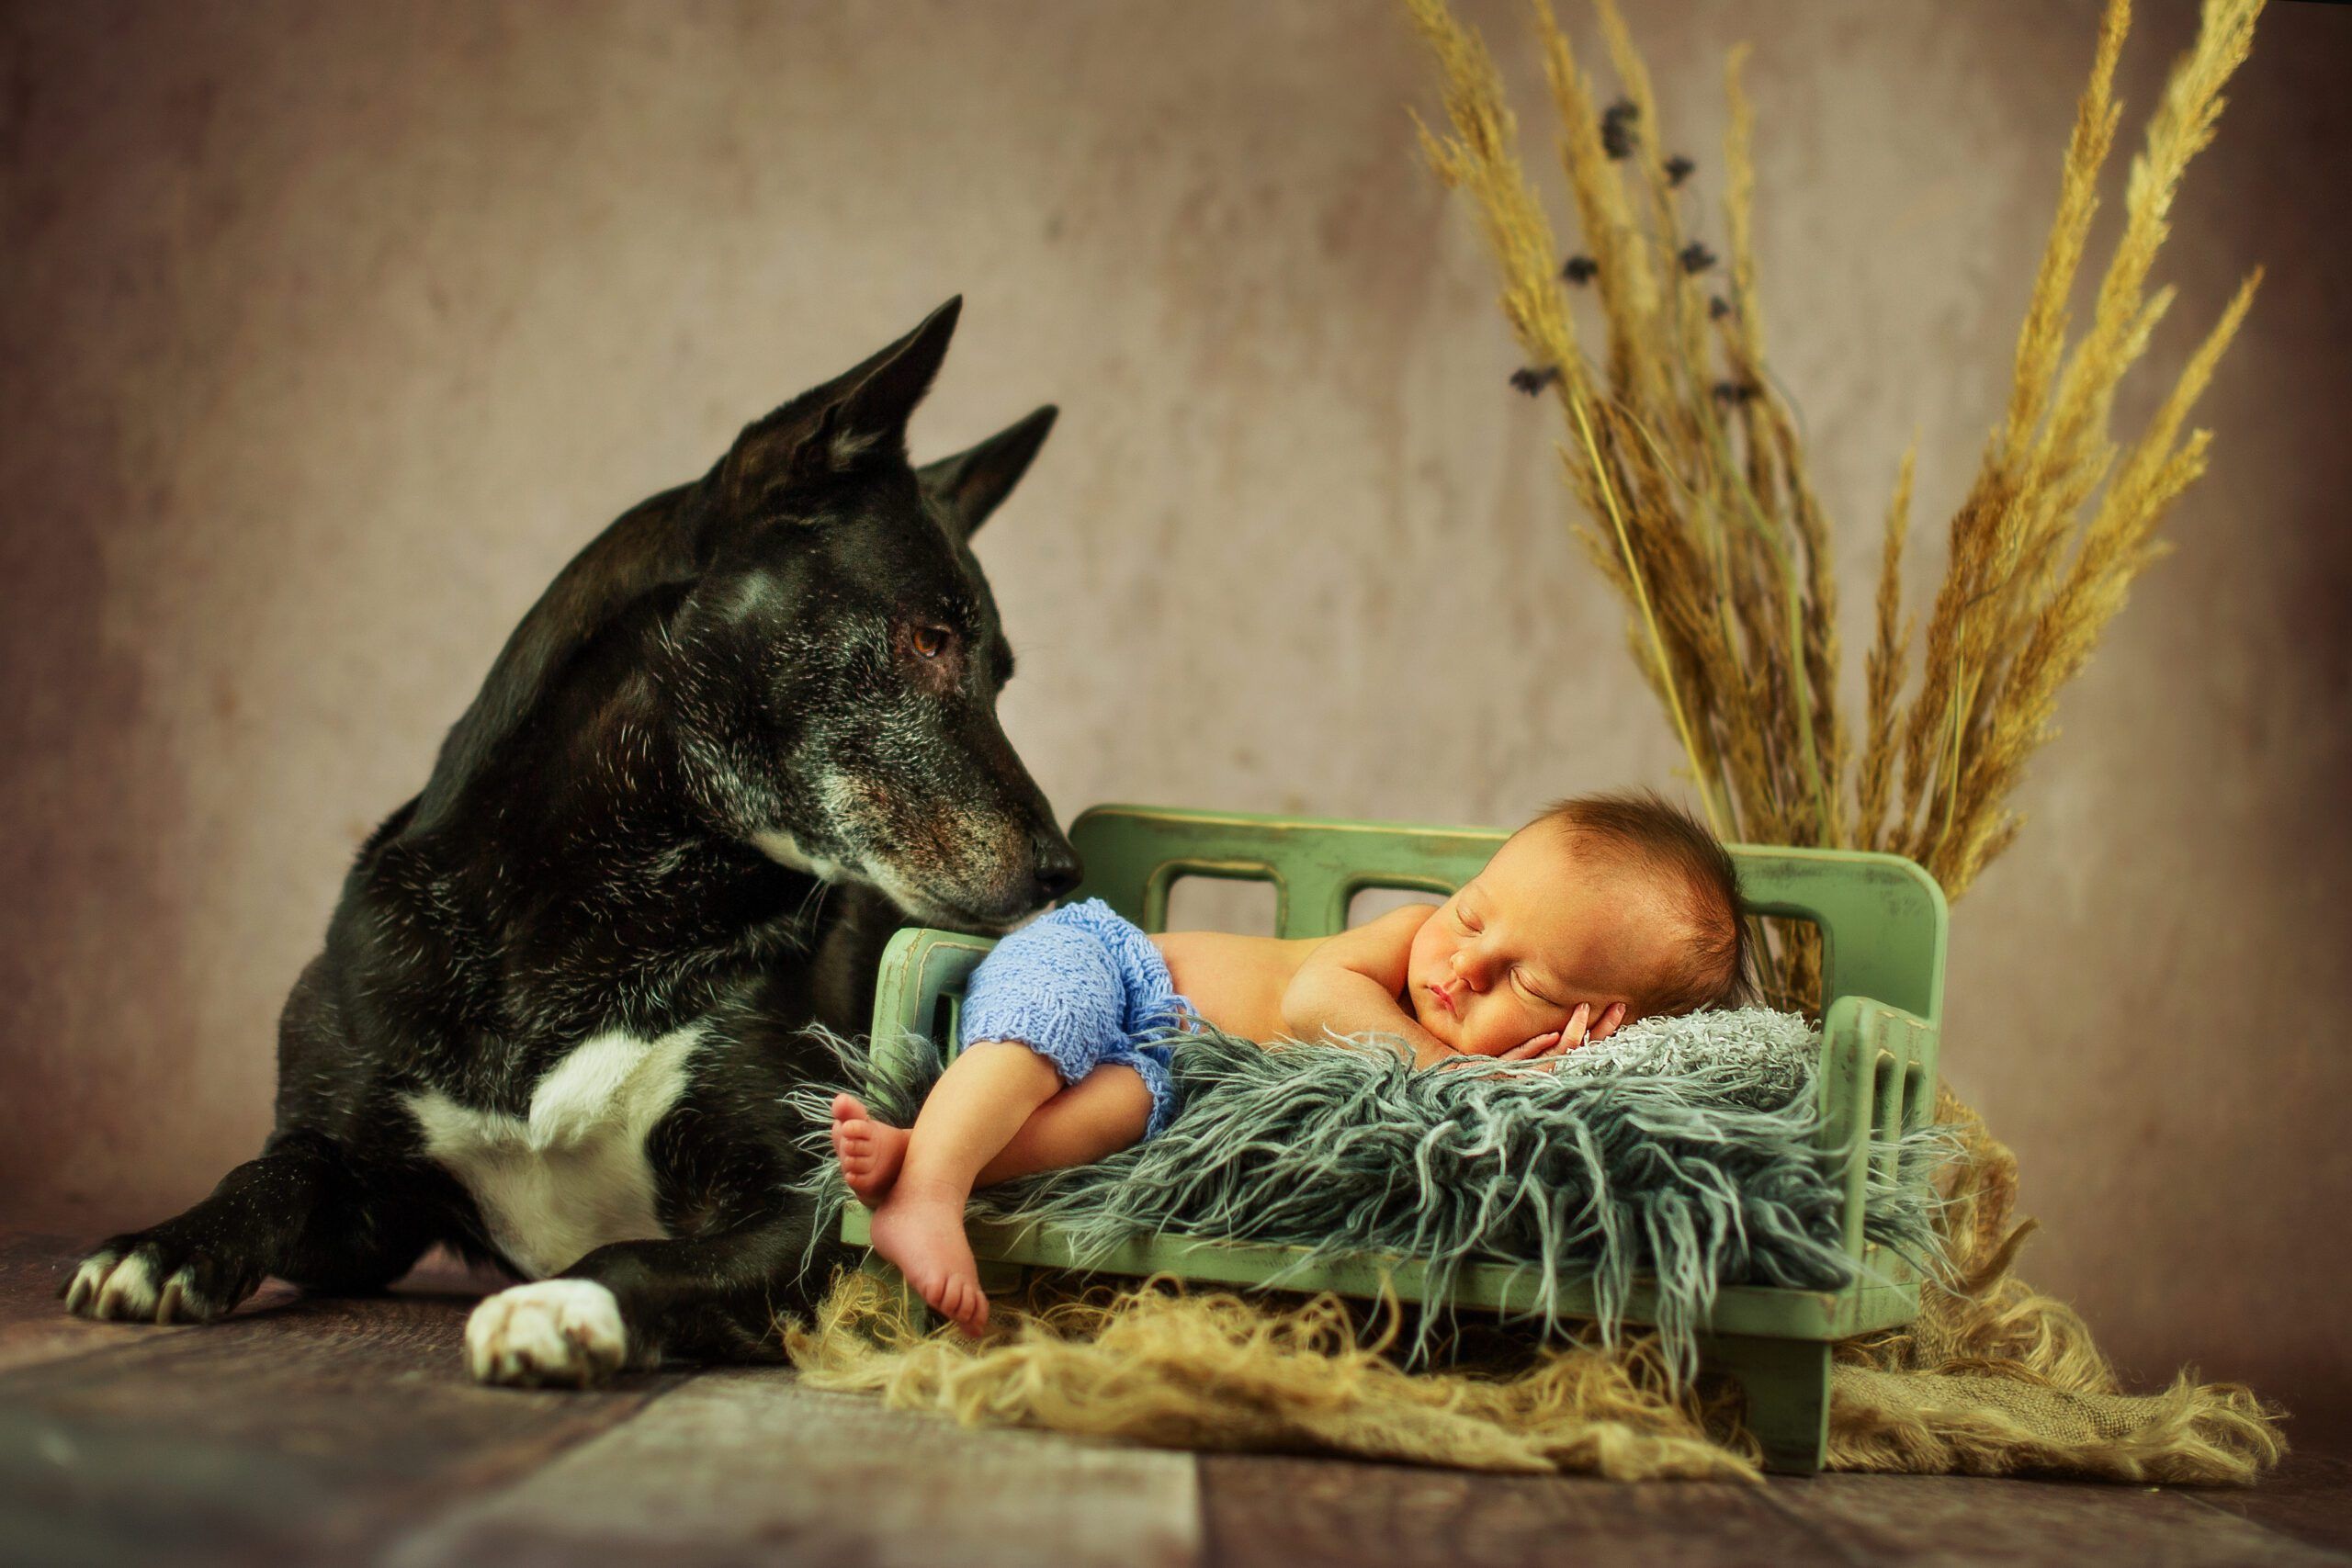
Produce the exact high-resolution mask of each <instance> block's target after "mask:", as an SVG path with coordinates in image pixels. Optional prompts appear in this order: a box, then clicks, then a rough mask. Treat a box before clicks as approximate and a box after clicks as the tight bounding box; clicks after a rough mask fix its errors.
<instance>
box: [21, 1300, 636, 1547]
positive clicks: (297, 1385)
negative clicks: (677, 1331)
mask: <svg viewBox="0 0 2352 1568" xmlns="http://www.w3.org/2000/svg"><path fill="white" fill-rule="evenodd" d="M7 1299H8V1300H9V1301H10V1303H11V1305H12V1307H14V1308H17V1309H20V1310H27V1311H29V1310H31V1309H32V1308H34V1307H36V1306H38V1305H40V1304H42V1303H45V1304H46V1305H47V1306H48V1308H49V1309H50V1310H58V1309H57V1308H56V1303H47V1302H46V1300H45V1292H44V1294H43V1295H41V1296H40V1297H37V1298H35V1300H34V1301H32V1302H28V1301H27V1300H26V1299H25V1296H24V1294H23V1293H22V1292H10V1294H9V1296H8V1298H7ZM471 1303H472V1298H471V1297H470V1296H469V1295H466V1294H448V1293H443V1292H435V1291H431V1290H415V1289H407V1290H403V1291H402V1292H399V1293H395V1294H392V1295H389V1296H384V1297H379V1298H373V1299H368V1300H355V1301H303V1300H299V1299H288V1300H284V1301H282V1302H281V1303H279V1304H277V1305H276V1306H272V1307H266V1308H265V1309H263V1310H259V1311H241V1312H239V1313H238V1314H235V1315H233V1316H232V1317H230V1318H228V1319H226V1320H225V1321H223V1322H221V1323H219V1324H216V1325H209V1326H207V1327H201V1328H178V1329H165V1328H141V1327H132V1326H127V1325H119V1324H109V1325H85V1326H88V1327H90V1328H92V1329H94V1330H96V1331H99V1332H101V1333H103V1334H104V1335H105V1336H106V1337H107V1340H109V1341H111V1343H109V1344H99V1343H97V1342H95V1341H94V1342H92V1348H90V1349H89V1352H88V1353H86V1354H79V1355H74V1356H72V1357H70V1358H69V1359H47V1360H42V1361H40V1362H37V1363H34V1364H30V1365H19V1366H17V1368H15V1369H14V1370H13V1371H7V1372H6V1373H5V1374H0V1520H4V1521H5V1525H6V1529H5V1530H0V1555H5V1556H6V1557H8V1558H13V1559H16V1560H19V1561H25V1562H75V1561H109V1560H110V1561H139V1560H146V1559H161V1558H168V1559H169V1560H171V1561H173V1562H189V1561H199V1562H256V1561H263V1560H268V1561H273V1562H284V1561H288V1560H289V1559H311V1558H319V1557H328V1558H332V1557H339V1556H347V1554H348V1553H349V1552H350V1551H352V1550H353V1549H355V1548H356V1547H357V1546H359V1545H361V1544H363V1543H366V1542H369V1541H373V1540H380V1539H382V1538H383V1537H384V1536H385V1535H387V1534H388V1533H389V1532H390V1531H391V1530H392V1529H394V1528H395V1527H396V1526H397V1525H399V1524H401V1523H403V1522H406V1521H408V1520H412V1519H413V1518H415V1517H418V1516H419V1515H420V1513H429V1512H430V1511H431V1510H433V1509H435V1507H437V1506H440V1505H441V1504H443V1503H445V1502H446V1501H447V1500H449V1499H452V1498H455V1497H458V1496H463V1495H470V1494H473V1493H475V1492H478V1491H480V1490H481V1489H483V1488H486V1487H494V1486H496V1485H499V1484H501V1483H504V1482H506V1481H508V1480H511V1479H513V1478H515V1477H516V1476H518V1475H521V1474H524V1473H526V1472H529V1471H531V1470H532V1469H534V1468H536V1467H537V1465H538V1464H540V1463H541V1462H542V1461H545V1460H546V1459H547V1458H548V1456H549V1455H551V1454H553V1453H556V1452H558V1451H560V1450H562V1449H564V1448H565V1447H567V1446H569V1445H571V1443H573V1442H576V1441H578V1440H579V1439H580V1438H584V1437H588V1436H591V1435H593V1434H594V1433H596V1432H599V1431H602V1430H603V1429H605V1427H609V1426H611V1425H613V1424H614V1423H615V1422H616V1421H620V1420H623V1419H625V1418H627V1417H628V1416H630V1415H633V1414H634V1413H635V1412H636V1411H637V1410H639V1408H640V1407H642V1406H643V1405H644V1404H646V1402H647V1401H648V1400H649V1399H650V1398H652V1397H654V1396H655V1395H656V1394H657V1393H661V1392H662V1391H663V1390H664V1389H666V1388H668V1387H669V1386H672V1384H673V1383H674V1382H675V1381H676V1380H675V1379H673V1378H664V1377H645V1378H639V1379H637V1380H635V1381H634V1382H630V1383H628V1384H625V1385H624V1386H622V1387H620V1388H618V1389H616V1390H613V1391H609V1392H604V1393H594V1394H578V1393H555V1392H524V1391H515V1390H507V1389H488V1388H483V1387H481V1386H479V1385H477V1384H475V1383H474V1382H472V1381H471V1380H470V1379H469V1378H468V1376H467V1375H466V1371H465V1367H464V1362H463V1358H462V1357H461V1355H460V1354H459V1349H458V1346H459V1336H460V1334H461V1332H462V1330H463V1326H464V1322H465V1313H466V1310H467V1308H468V1307H469V1306H470V1305H471ZM69 1321H70V1320H69Z"/></svg>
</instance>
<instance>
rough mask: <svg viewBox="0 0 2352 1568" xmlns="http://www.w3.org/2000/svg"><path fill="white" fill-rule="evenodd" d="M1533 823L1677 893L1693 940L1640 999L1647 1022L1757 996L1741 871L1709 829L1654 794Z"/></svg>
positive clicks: (1565, 806)
mask: <svg viewBox="0 0 2352 1568" xmlns="http://www.w3.org/2000/svg"><path fill="white" fill-rule="evenodd" d="M1535 821H1536V822H1556V823H1558V824H1560V825H1561V826H1562V827H1564V828H1566V829H1567V830H1568V831H1569V832H1571V833H1573V834H1575V835H1576V838H1577V843H1578V846H1579V848H1582V849H1584V850H1586V851H1588V852H1594V853H1597V854H1599V855H1600V856H1601V857H1602V858H1603V859H1605V860H1609V861H1613V862H1615V863H1617V864H1619V865H1623V866H1627V867H1632V868H1636V869H1639V870H1642V871H1646V872H1649V873H1651V874H1655V875H1657V876H1661V877H1663V878H1665V879H1666V880H1667V881H1668V884H1669V885H1670V886H1674V887H1677V888H1679V898H1678V900H1677V901H1678V904H1679V913H1680V914H1681V916H1682V919H1683V921H1684V923H1685V925H1686V927H1687V928H1688V930H1689V931H1690V933H1691V936H1690V940H1689V942H1687V943H1686V944H1685V945H1684V947H1683V948H1682V950H1681V952H1680V953H1679V955H1678V956H1677V959H1676V962H1675V964H1674V965H1673V966H1672V967H1671V968H1670V969H1668V972H1667V973H1666V974H1665V975H1664V976H1660V977H1659V979H1658V981H1657V984H1656V986H1655V987H1653V988H1652V991H1651V994H1650V995H1648V996H1646V997H1643V998H1639V1001H1640V1004H1641V1010H1642V1013H1643V1015H1644V1016H1650V1015H1655V1014H1669V1015H1670V1014H1674V1013H1685V1012H1694V1011H1696V1010H1699V1009H1701V1008H1731V1007H1738V1006H1739V1005H1741V1004H1742V1003H1744V1002H1746V1001H1747V999H1748V998H1750V997H1751V996H1752V995H1753V994H1754V989H1755V987H1754V983H1753V981H1752V978H1751V976H1749V973H1748V970H1749V965H1750V964H1751V963H1752V962H1753V960H1752V957H1751V954H1750V953H1749V951H1748V949H1749V945H1750V944H1749V942H1748V940H1747V920H1746V919H1744V918H1743V915H1744V912H1745V909H1746V905H1745V904H1744V903H1742V901H1741V899H1740V894H1739V868H1738V867H1737V866H1736V865H1735V864H1734V863H1733V862H1732V858H1731V852H1729V851H1728V850H1726V849H1724V846H1723V844H1722V843H1721V842H1720V841H1719V840H1717V839H1716V838H1715V836H1714V834H1713V833H1712V832H1710V831H1708V829H1707V825H1706V824H1705V823H1703V822H1702V821H1700V820H1699V819H1698V818H1695V817H1693V816H1691V813H1690V812H1688V811H1685V810H1684V809H1683V808H1682V807H1679V806H1677V805H1675V804H1674V803H1673V802H1672V801H1669V800H1668V799H1667V798H1666V797H1665V796H1663V795H1659V794H1658V793H1657V791H1656V790H1651V789H1641V790H1616V791H1611V793H1609V794H1607V795H1578V796H1577V797H1576V798H1575V799H1573V800H1562V801H1557V802H1555V803H1554V804H1553V805H1552V806H1551V807H1548V808H1546V809H1545V811H1544V815H1542V816H1541V817H1538V818H1536V819H1535ZM1529 826H1530V827H1532V826H1534V823H1530V824H1529Z"/></svg>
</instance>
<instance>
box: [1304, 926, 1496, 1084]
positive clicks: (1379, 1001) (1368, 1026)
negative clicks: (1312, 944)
mask: <svg viewBox="0 0 2352 1568" xmlns="http://www.w3.org/2000/svg"><path fill="white" fill-rule="evenodd" d="M1436 913H1437V906H1436V905H1434V904H1408V905H1406V906H1405V907H1404V908H1401V909H1391V910H1390V911H1389V912H1388V913H1386V914H1385V915H1383V916H1382V917H1381V918H1380V919H1376V920H1374V921H1372V922H1371V923H1370V924H1368V925H1362V926H1358V927H1357V928H1356V929H1355V930H1353V931H1341V932H1340V934H1339V935H1338V936H1335V937H1332V938H1330V939H1329V941H1327V942H1324V943H1323V945H1322V946H1320V947H1318V948H1317V949H1316V950H1315V951H1314V952H1312V953H1308V954H1307V956H1306V962H1305V963H1304V964H1300V965H1299V966H1298V973H1297V974H1295V975H1294V976H1291V982H1290V987H1289V988H1288V989H1287V990H1285V991H1283V1027H1284V1028H1286V1029H1288V1030H1289V1031H1290V1032H1291V1033H1292V1034H1294V1035H1295V1036H1296V1037H1297V1038H1299V1039H1301V1040H1319V1039H1321V1038H1322V1037H1323V1032H1324V1031H1325V1030H1329V1031H1330V1032H1332V1033H1334V1034H1394V1035H1396V1036H1397V1037H1398V1038H1399V1039H1401V1040H1403V1041H1404V1042H1405V1043H1407V1044H1408V1045H1409V1046H1411V1047H1412V1048H1413V1066H1417V1067H1426V1066H1430V1064H1432V1063H1435V1062H1445V1061H1455V1060H1458V1059H1460V1058H1461V1056H1462V1053H1461V1052H1459V1051H1456V1050H1455V1049H1454V1048H1453V1046H1451V1045H1448V1044H1446V1043H1444V1042H1443V1041H1442V1040H1440V1039H1439V1038H1438V1037H1437V1036H1436V1035H1434V1034H1431V1033H1430V1032H1429V1031H1428V1030H1426V1029H1423V1028H1422V1027H1421V1026H1420V1023H1419V1021H1418V1020H1416V1019H1415V1018H1414V1017H1413V1016H1412V1015H1411V1014H1410V1013H1408V1012H1407V1011H1406V1010H1405V1009H1404V1006H1403V1004H1402V1003H1400V1002H1398V1001H1397V995H1398V993H1399V992H1401V991H1403V990H1404V988H1405V975H1406V970H1407V967H1408V961H1409V960H1410V958H1411V956H1412V952H1413V937H1414V935H1415V933H1417V932H1418V931H1420V929H1421V926H1422V924H1423V923H1424V922H1426V921H1427V920H1428V919H1429V918H1430V916H1431V915H1434V914H1436Z"/></svg>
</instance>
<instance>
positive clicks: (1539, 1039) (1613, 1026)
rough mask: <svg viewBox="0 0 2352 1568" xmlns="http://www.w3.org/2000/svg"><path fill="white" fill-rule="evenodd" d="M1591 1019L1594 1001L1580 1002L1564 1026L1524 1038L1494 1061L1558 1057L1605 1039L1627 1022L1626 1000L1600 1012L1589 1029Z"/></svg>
mask: <svg viewBox="0 0 2352 1568" xmlns="http://www.w3.org/2000/svg"><path fill="white" fill-rule="evenodd" d="M1591 1019H1592V1004H1591V1003H1590V1002H1578V1003H1577V1010H1576V1011H1574V1012H1572V1013H1570V1014H1569V1015H1568V1021H1567V1023H1566V1026H1565V1027H1563V1028H1559V1029H1555V1030H1553V1031H1552V1032H1549V1033H1547V1034H1538V1035H1536V1036H1535V1037H1534V1038H1532V1039H1531V1040H1526V1041H1522V1042H1521V1043H1519V1044H1517V1045H1514V1046H1512V1047H1511V1048H1510V1050H1508V1051H1506V1052H1504V1053H1503V1054H1502V1055H1499V1056H1498V1057H1496V1058H1495V1060H1497V1061H1498V1062H1531V1061H1533V1060H1534V1059H1535V1058H1537V1057H1538V1056H1557V1055H1562V1054H1563V1053H1565V1052H1568V1051H1573V1050H1575V1049H1576V1048H1577V1046H1579V1045H1589V1044H1591V1043H1593V1042H1595V1041H1598V1040H1606V1039H1608V1038H1609V1037H1610V1036H1611V1034H1614V1033H1616V1032H1617V1026H1618V1025H1619V1024H1620V1023H1623V1021H1625V1004H1624V1003H1623V1002H1611V1003H1610V1004H1609V1010H1608V1011H1607V1012H1605V1013H1602V1014H1601V1015H1600V1022H1599V1023H1598V1024H1594V1025H1592V1027H1591V1028H1590V1029H1588V1028H1587V1027H1586V1026H1587V1024H1588V1023H1590V1021H1591Z"/></svg>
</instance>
